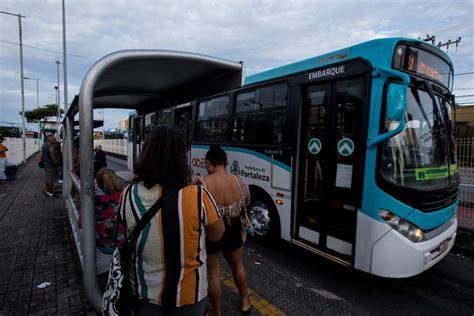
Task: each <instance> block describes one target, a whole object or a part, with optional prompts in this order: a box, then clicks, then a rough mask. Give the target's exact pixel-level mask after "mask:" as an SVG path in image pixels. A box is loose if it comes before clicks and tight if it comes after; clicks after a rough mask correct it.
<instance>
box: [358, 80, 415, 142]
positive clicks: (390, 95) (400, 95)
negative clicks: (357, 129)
mask: <svg viewBox="0 0 474 316" xmlns="http://www.w3.org/2000/svg"><path fill="white" fill-rule="evenodd" d="M407 87H408V86H407V85H406V84H403V83H396V82H392V83H390V85H389V86H388V91H387V108H386V110H385V113H386V114H385V117H386V120H387V121H389V122H399V123H398V126H397V127H396V128H394V129H393V130H390V131H388V132H387V133H384V134H382V135H378V136H376V137H374V138H369V139H368V140H367V147H372V146H375V145H377V144H380V143H381V142H383V141H386V140H387V139H389V138H392V137H393V136H395V135H397V134H400V133H401V132H402V131H403V130H404V129H405V119H404V117H403V116H404V114H405V110H406V108H407Z"/></svg>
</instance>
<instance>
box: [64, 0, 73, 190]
mask: <svg viewBox="0 0 474 316" xmlns="http://www.w3.org/2000/svg"><path fill="white" fill-rule="evenodd" d="M62 9H63V71H64V73H63V74H64V78H63V82H64V89H63V91H64V114H66V113H67V110H68V105H67V53H66V4H65V2H64V0H63V1H62ZM71 126H72V124H71V120H69V119H67V118H66V126H65V131H66V132H65V136H67V135H68V134H69V133H73V129H72V128H70V127H71ZM71 147H72V135H71V137H65V138H64V151H65V152H67V153H68V155H69V154H70V153H71V152H72V149H71ZM69 156H71V155H69ZM71 157H72V156H71ZM70 162H71V163H70ZM72 166H73V162H72V160H71V161H69V160H68V159H64V160H63V196H66V192H69V177H67V176H64V174H66V173H67V172H69V170H72Z"/></svg>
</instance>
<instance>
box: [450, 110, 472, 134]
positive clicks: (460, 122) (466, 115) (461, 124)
mask: <svg viewBox="0 0 474 316" xmlns="http://www.w3.org/2000/svg"><path fill="white" fill-rule="evenodd" d="M455 118H456V137H457V138H467V137H474V103H473V104H468V105H463V106H459V105H457V106H456V111H455Z"/></svg>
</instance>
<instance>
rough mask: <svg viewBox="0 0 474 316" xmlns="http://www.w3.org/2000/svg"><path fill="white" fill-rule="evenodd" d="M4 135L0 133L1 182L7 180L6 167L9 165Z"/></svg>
mask: <svg viewBox="0 0 474 316" xmlns="http://www.w3.org/2000/svg"><path fill="white" fill-rule="evenodd" d="M3 140H4V138H3V136H2V135H0V182H5V181H7V175H6V174H5V167H6V165H7V154H6V152H7V151H8V148H7V146H5V145H3Z"/></svg>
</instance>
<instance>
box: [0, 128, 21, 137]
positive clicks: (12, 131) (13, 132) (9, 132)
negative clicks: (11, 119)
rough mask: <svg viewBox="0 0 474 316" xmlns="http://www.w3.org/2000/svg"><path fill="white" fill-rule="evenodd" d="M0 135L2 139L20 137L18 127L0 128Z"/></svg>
mask: <svg viewBox="0 0 474 316" xmlns="http://www.w3.org/2000/svg"><path fill="white" fill-rule="evenodd" d="M0 135H2V136H3V137H16V138H19V137H21V131H20V129H19V128H18V127H8V126H0Z"/></svg>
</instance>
